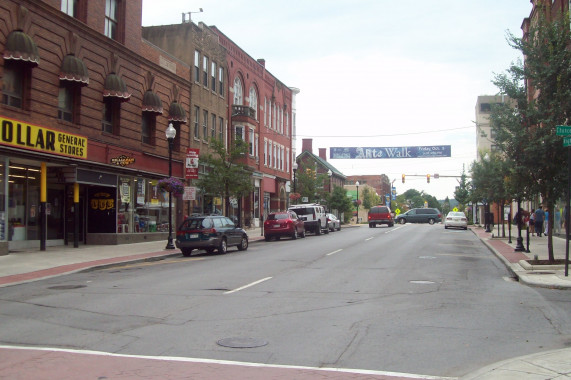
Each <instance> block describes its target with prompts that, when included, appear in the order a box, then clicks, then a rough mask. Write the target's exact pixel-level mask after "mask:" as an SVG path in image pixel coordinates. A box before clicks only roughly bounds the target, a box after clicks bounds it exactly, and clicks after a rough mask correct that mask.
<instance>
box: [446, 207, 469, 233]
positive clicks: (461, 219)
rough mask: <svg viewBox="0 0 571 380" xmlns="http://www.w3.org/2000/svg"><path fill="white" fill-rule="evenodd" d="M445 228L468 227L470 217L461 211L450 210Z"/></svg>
mask: <svg viewBox="0 0 571 380" xmlns="http://www.w3.org/2000/svg"><path fill="white" fill-rule="evenodd" d="M444 228H445V229H447V228H463V229H465V230H467V229H468V218H466V214H464V213H463V212H461V211H450V212H449V213H448V215H446V219H445V220H444Z"/></svg>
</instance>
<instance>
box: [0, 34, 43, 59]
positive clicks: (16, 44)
mask: <svg viewBox="0 0 571 380" xmlns="http://www.w3.org/2000/svg"><path fill="white" fill-rule="evenodd" d="M4 59H5V60H7V59H12V60H15V61H21V62H24V63H27V64H30V65H32V66H34V67H35V66H37V65H39V64H40V54H39V53H38V47H37V46H36V44H35V43H34V40H32V37H30V36H28V35H27V34H26V33H24V32H22V31H21V30H14V31H12V32H10V34H8V38H7V39H6V45H5V48H4Z"/></svg>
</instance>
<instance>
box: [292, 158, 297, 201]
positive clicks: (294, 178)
mask: <svg viewBox="0 0 571 380" xmlns="http://www.w3.org/2000/svg"><path fill="white" fill-rule="evenodd" d="M292 169H293V193H294V194H295V193H297V191H296V183H297V181H296V177H295V174H296V173H297V162H294V163H293V165H292ZM295 203H296V204H297V199H296V200H295Z"/></svg>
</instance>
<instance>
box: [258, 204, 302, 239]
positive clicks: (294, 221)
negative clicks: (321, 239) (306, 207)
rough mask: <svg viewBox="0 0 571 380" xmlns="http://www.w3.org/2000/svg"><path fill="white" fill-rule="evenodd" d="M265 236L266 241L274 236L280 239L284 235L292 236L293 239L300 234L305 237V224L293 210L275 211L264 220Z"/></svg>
mask: <svg viewBox="0 0 571 380" xmlns="http://www.w3.org/2000/svg"><path fill="white" fill-rule="evenodd" d="M264 236H265V238H266V241H270V240H271V239H272V238H276V240H279V238H280V237H282V236H287V237H291V238H292V240H295V239H297V237H298V236H299V237H302V238H304V237H305V226H304V224H303V220H301V219H299V218H298V217H297V214H296V213H295V212H293V211H283V212H273V213H271V214H269V215H268V219H266V221H265V222H264Z"/></svg>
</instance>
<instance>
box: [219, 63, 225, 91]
mask: <svg viewBox="0 0 571 380" xmlns="http://www.w3.org/2000/svg"><path fill="white" fill-rule="evenodd" d="M218 93H219V94H220V96H224V68H223V67H219V68H218Z"/></svg>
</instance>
